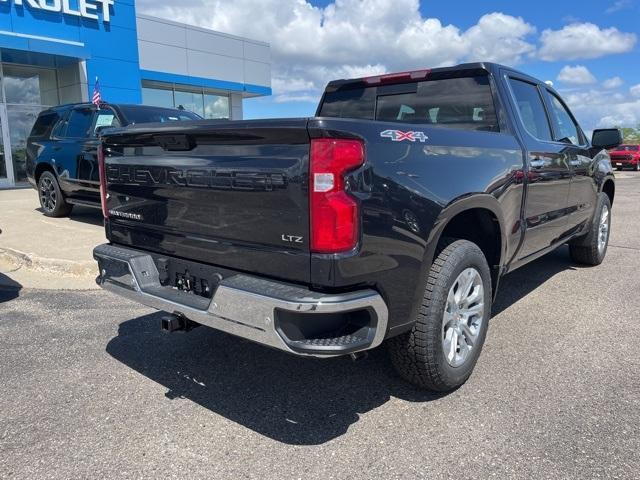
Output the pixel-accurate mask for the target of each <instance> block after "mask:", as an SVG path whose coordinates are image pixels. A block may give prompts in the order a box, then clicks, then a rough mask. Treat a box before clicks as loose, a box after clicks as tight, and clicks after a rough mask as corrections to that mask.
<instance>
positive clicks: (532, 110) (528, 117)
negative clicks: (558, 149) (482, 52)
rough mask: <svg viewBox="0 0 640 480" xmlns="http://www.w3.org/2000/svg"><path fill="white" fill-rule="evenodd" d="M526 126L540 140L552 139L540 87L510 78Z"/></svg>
mask: <svg viewBox="0 0 640 480" xmlns="http://www.w3.org/2000/svg"><path fill="white" fill-rule="evenodd" d="M509 82H510V83H511V89H512V90H513V95H514V96H515V100H516V106H517V107H518V111H519V112H520V118H521V119H522V123H523V124H524V128H526V129H527V131H528V132H529V133H530V134H531V135H533V136H534V137H535V138H537V139H539V140H547V141H551V127H550V126H549V120H548V119H547V113H546V111H545V109H544V104H543V103H542V97H541V96H540V91H539V90H538V87H537V86H536V85H534V84H532V83H529V82H525V81H522V80H517V79H515V78H511V79H509Z"/></svg>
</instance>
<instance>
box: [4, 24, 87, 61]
mask: <svg viewBox="0 0 640 480" xmlns="http://www.w3.org/2000/svg"><path fill="white" fill-rule="evenodd" d="M0 48H3V49H5V48H7V49H11V50H20V51H27V52H35V53H43V54H48V55H59V56H64V57H72V58H77V59H82V60H86V59H88V58H91V54H90V52H89V49H87V47H86V45H85V44H84V43H83V42H77V41H72V40H62V39H59V38H52V37H44V36H40V35H30V34H26V33H16V32H9V31H6V30H0Z"/></svg>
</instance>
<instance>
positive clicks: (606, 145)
mask: <svg viewBox="0 0 640 480" xmlns="http://www.w3.org/2000/svg"><path fill="white" fill-rule="evenodd" d="M621 143H622V131H621V130H620V129H618V128H602V129H599V130H594V131H593V139H592V140H591V145H593V146H594V147H596V148H601V149H604V150H610V149H612V148H615V147H617V146H618V145H620V144H621Z"/></svg>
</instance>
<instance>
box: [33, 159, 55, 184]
mask: <svg viewBox="0 0 640 480" xmlns="http://www.w3.org/2000/svg"><path fill="white" fill-rule="evenodd" d="M44 172H51V173H53V175H54V176H55V177H56V179H57V178H58V174H57V173H56V169H55V168H53V165H51V164H50V163H47V162H40V163H38V164H37V165H36V169H35V170H34V172H33V179H34V180H35V182H36V185H38V182H39V181H40V177H41V176H42V174H43V173H44Z"/></svg>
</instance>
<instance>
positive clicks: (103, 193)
mask: <svg viewBox="0 0 640 480" xmlns="http://www.w3.org/2000/svg"><path fill="white" fill-rule="evenodd" d="M98 171H99V172H100V202H101V203H102V215H104V218H109V209H108V208H107V168H106V166H105V164H104V147H103V146H102V144H100V145H98Z"/></svg>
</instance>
